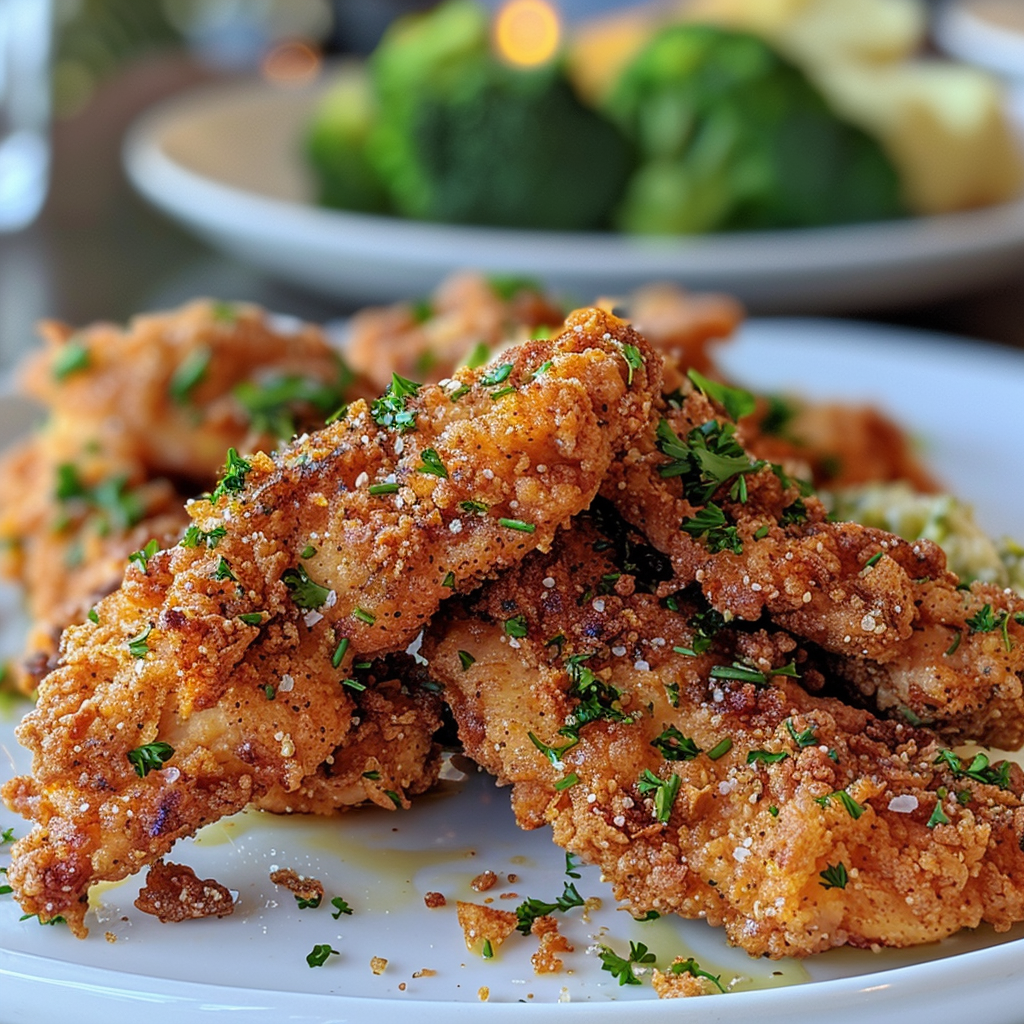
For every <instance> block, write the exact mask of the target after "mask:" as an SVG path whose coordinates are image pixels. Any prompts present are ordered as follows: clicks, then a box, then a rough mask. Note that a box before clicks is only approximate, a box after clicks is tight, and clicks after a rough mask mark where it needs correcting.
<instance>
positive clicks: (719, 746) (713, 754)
mask: <svg viewBox="0 0 1024 1024" xmlns="http://www.w3.org/2000/svg"><path fill="white" fill-rule="evenodd" d="M730 750H732V738H731V737H730V736H726V737H725V739H722V740H719V741H718V742H717V743H716V744H715V745H714V746H713V747H712V748H711V749H710V750H709V751H708V757H709V758H710V759H711V760H712V761H717V760H718V759H719V758H720V757H725V755H726V754H728V753H729V751H730Z"/></svg>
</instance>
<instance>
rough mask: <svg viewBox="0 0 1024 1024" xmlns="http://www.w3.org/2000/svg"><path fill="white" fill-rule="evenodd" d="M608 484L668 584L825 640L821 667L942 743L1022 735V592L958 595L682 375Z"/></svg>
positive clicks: (906, 548)
mask: <svg viewBox="0 0 1024 1024" xmlns="http://www.w3.org/2000/svg"><path fill="white" fill-rule="evenodd" d="M602 493H603V494H604V495H605V496H607V497H608V498H609V499H610V500H612V501H613V502H614V503H615V504H616V507H617V508H618V509H619V511H620V513H621V514H622V516H623V517H624V518H625V519H626V520H627V521H628V522H630V523H633V524H634V525H635V526H637V527H639V528H642V529H643V530H644V532H645V534H646V535H647V537H649V538H650V540H651V542H652V544H653V545H654V546H655V547H656V548H657V549H658V550H659V551H662V552H664V553H665V554H667V555H669V556H671V559H672V564H673V568H674V571H675V576H676V580H677V582H676V584H675V585H677V586H686V585H688V584H690V583H697V584H699V585H700V587H701V589H702V591H703V593H704V596H705V597H706V598H707V599H708V601H710V603H711V605H712V606H713V607H714V608H715V609H716V610H717V611H718V612H720V613H722V614H724V615H728V616H734V617H736V618H739V619H743V620H745V621H748V622H754V621H757V620H758V619H759V618H761V617H762V616H766V617H769V618H770V619H771V620H772V621H773V622H774V623H775V624H776V625H778V626H781V627H783V628H784V629H786V630H788V631H790V632H792V633H794V634H795V635H797V636H799V637H800V638H802V639H803V640H807V641H812V642H813V643H815V644H817V645H819V646H820V647H821V648H823V649H824V650H825V651H827V652H829V653H830V654H831V655H833V658H832V660H831V663H830V674H831V675H832V676H835V677H838V678H841V679H845V680H847V681H848V682H849V683H850V684H851V686H852V687H853V688H854V690H855V691H856V692H859V693H861V694H863V695H871V696H872V698H873V700H874V701H875V702H876V705H877V707H878V708H879V709H881V710H883V711H888V712H895V713H897V714H900V713H905V714H906V715H907V716H908V717H909V718H911V719H913V720H921V721H924V722H928V723H931V724H933V725H934V727H935V728H936V729H937V730H938V731H939V732H941V733H942V734H943V735H944V736H946V737H947V738H950V739H975V740H978V741H980V742H984V743H988V744H992V745H994V746H999V747H1003V748H1006V749H1013V748H1016V747H1018V746H1020V744H1021V742H1024V686H1022V678H1024V601H1022V600H1021V598H1019V597H1018V596H1017V595H1015V594H1013V593H1012V592H1009V591H999V590H997V589H996V588H994V587H992V586H990V585H986V584H982V583H975V584H973V585H972V586H971V587H970V589H968V590H961V589H960V587H959V584H958V581H957V579H956V577H955V576H954V575H953V574H952V573H950V572H948V570H947V569H946V560H945V555H944V554H943V553H942V551H941V549H940V548H939V547H938V546H937V545H935V544H932V543H930V542H928V541H925V540H917V541H912V542H910V541H904V540H901V539H900V538H898V537H896V536H894V535H892V534H889V533H886V532H884V531H882V530H877V529H871V528H868V527H864V526H859V525H857V524H854V523H833V522H829V521H828V518H827V515H826V512H825V508H824V506H823V505H822V504H821V502H820V501H819V500H818V499H817V498H815V497H814V496H813V495H811V494H810V492H809V490H808V489H807V487H805V486H803V485H801V484H800V483H799V482H798V481H796V480H793V479H791V478H790V477H788V475H787V474H786V473H785V472H784V471H782V470H781V469H780V467H778V466H776V465H772V464H770V463H767V462H764V461H762V460H757V459H754V458H753V457H752V456H751V455H750V454H749V453H748V452H747V451H746V449H745V448H744V447H743V446H742V445H741V444H740V440H739V434H738V433H737V432H736V430H735V426H734V424H733V422H732V421H731V420H730V418H729V416H728V415H727V414H726V413H725V412H724V411H723V409H722V408H721V407H720V406H719V403H718V401H717V400H714V399H712V398H710V397H708V396H707V395H705V394H704V393H703V392H702V391H700V390H699V389H697V388H696V387H694V386H692V385H690V383H689V382H687V387H686V388H685V389H684V390H683V391H681V392H680V393H679V395H678V399H677V400H675V401H674V404H673V405H670V406H669V407H668V408H666V409H664V411H663V417H662V420H661V422H660V423H659V425H658V427H657V432H655V429H654V425H653V424H652V429H651V430H650V431H649V432H648V435H647V437H646V438H645V441H644V443H643V444H642V445H639V446H638V447H637V448H635V449H633V450H631V451H630V452H629V454H628V456H627V457H626V458H625V459H623V460H620V461H619V462H618V463H616V464H615V465H614V466H613V467H612V471H611V472H610V473H609V475H608V477H607V478H606V479H605V482H604V484H603V485H602Z"/></svg>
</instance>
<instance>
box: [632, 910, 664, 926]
mask: <svg viewBox="0 0 1024 1024" xmlns="http://www.w3.org/2000/svg"><path fill="white" fill-rule="evenodd" d="M660 918H661V914H659V913H658V912H657V911H656V910H648V911H647V913H645V914H644V916H643V917H634V918H633V920H634V921H636V922H638V923H639V924H643V923H644V922H645V921H657V920H659V919H660Z"/></svg>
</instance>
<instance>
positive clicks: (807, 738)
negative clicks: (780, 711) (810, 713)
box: [786, 718, 818, 750]
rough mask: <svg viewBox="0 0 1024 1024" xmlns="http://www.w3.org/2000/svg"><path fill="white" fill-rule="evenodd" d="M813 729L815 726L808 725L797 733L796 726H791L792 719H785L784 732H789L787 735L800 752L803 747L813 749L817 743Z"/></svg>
mask: <svg viewBox="0 0 1024 1024" xmlns="http://www.w3.org/2000/svg"><path fill="white" fill-rule="evenodd" d="M815 729H816V726H813V725H810V726H808V727H807V728H806V729H804V730H803V731H802V732H797V731H796V726H795V725H794V724H793V719H792V718H787V719H786V730H787V731H788V732H789V735H790V736H792V737H793V742H794V743H795V744H796V745H797V746H798V747H799V748H800V749H801V750H803V748H804V747H813V746H814V745H815V744H816V743H817V742H818V737H817V735H816V733H815Z"/></svg>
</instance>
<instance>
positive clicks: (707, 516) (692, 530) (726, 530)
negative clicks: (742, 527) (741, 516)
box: [679, 502, 743, 555]
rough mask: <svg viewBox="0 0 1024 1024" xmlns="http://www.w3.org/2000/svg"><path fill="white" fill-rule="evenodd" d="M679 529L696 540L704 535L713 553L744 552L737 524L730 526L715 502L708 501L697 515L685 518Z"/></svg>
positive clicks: (709, 549)
mask: <svg viewBox="0 0 1024 1024" xmlns="http://www.w3.org/2000/svg"><path fill="white" fill-rule="evenodd" d="M679 529H680V530H682V531H683V532H684V533H688V534H689V535H690V536H691V537H693V538H694V540H698V539H700V538H701V537H704V538H705V540H706V541H707V545H708V552H709V553H710V554H712V555H714V554H717V553H718V552H719V551H732V552H733V553H734V554H737V555H739V554H742V553H743V541H742V540H740V535H739V533H738V532H737V530H736V527H735V526H730V525H729V523H728V520H727V519H726V518H725V513H724V512H723V511H722V510H721V508H719V507H718V506H717V505H716V504H715V503H714V502H708V504H707V505H705V507H704V508H702V509H701V510H700V511H699V512H698V513H697V514H696V515H695V516H690V517H687V518H686V519H684V520H683V521H682V522H681V523H680V524H679Z"/></svg>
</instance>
